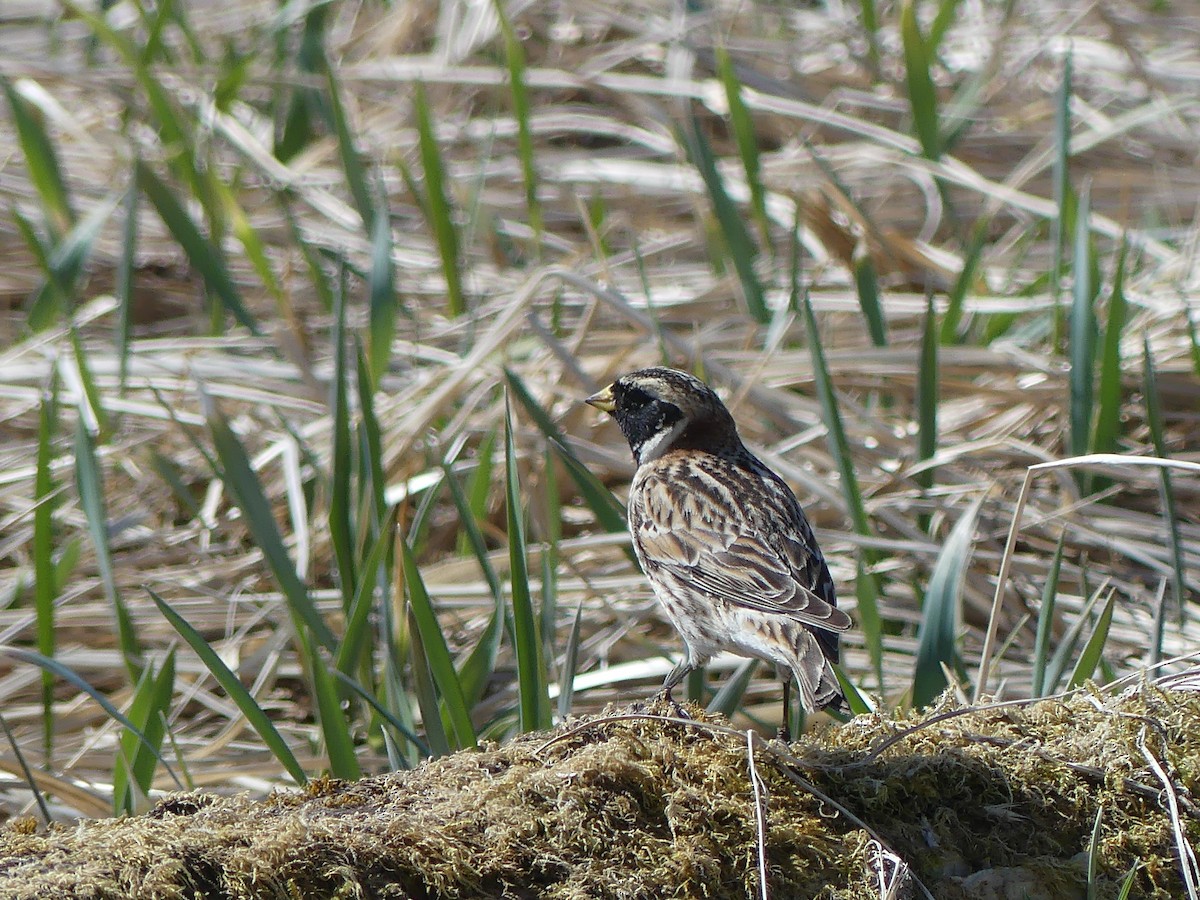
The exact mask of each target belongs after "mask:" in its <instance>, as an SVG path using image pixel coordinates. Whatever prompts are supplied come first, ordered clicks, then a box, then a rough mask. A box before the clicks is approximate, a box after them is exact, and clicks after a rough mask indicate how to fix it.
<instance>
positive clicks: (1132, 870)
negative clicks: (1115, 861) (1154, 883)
mask: <svg viewBox="0 0 1200 900" xmlns="http://www.w3.org/2000/svg"><path fill="white" fill-rule="evenodd" d="M1141 867H1142V861H1141V860H1140V859H1136V860H1134V862H1133V865H1132V866H1130V867H1129V871H1128V872H1127V873H1126V874H1125V880H1124V881H1122V882H1121V890H1120V892H1119V893H1118V894H1117V900H1129V898H1130V897H1132V896H1133V885H1134V879H1135V878H1137V873H1138V869H1140V868H1141Z"/></svg>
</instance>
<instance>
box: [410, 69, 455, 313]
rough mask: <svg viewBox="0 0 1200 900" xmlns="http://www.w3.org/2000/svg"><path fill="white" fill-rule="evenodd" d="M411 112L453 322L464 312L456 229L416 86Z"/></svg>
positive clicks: (443, 174) (423, 98)
mask: <svg viewBox="0 0 1200 900" xmlns="http://www.w3.org/2000/svg"><path fill="white" fill-rule="evenodd" d="M413 109H414V111H415V112H416V115H417V140H418V143H419V144H420V151H421V167H422V169H423V170H424V172H425V204H426V210H427V215H428V217H429V225H430V227H431V228H432V229H433V234H434V238H435V242H436V244H437V249H438V255H439V256H440V257H441V261H442V275H443V276H444V277H445V279H446V303H447V310H446V311H447V314H448V315H449V316H450V317H451V318H454V317H456V316H460V315H462V313H463V312H464V311H466V308H467V306H466V300H465V298H464V295H463V287H462V278H461V275H460V272H459V248H458V226H457V225H456V224H455V222H454V215H453V211H452V207H451V205H450V198H449V195H448V194H447V193H446V168H445V163H444V162H443V160H442V151H441V148H440V147H439V146H438V143H437V137H436V136H435V135H434V131H433V114H432V112H431V111H430V108H429V100H428V98H427V97H426V95H425V86H424V85H423V84H421V83H420V82H418V83H417V87H416V90H415V91H414V93H413Z"/></svg>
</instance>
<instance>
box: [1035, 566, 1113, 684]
mask: <svg viewBox="0 0 1200 900" xmlns="http://www.w3.org/2000/svg"><path fill="white" fill-rule="evenodd" d="M1083 571H1084V572H1085V573H1086V570H1083ZM1081 581H1082V586H1083V592H1084V595H1085V596H1086V595H1087V591H1088V585H1087V578H1086V576H1085V577H1083V578H1082V579H1081ZM1099 599H1100V594H1099V592H1097V593H1096V594H1095V595H1093V596H1091V597H1090V599H1089V600H1088V601H1087V603H1085V604H1084V607H1083V611H1082V612H1081V613H1080V614H1079V616H1078V618H1076V619H1075V621H1074V622H1072V623H1071V627H1070V628H1068V629H1067V631H1066V634H1064V635H1063V637H1062V640H1060V641H1059V642H1058V646H1057V647H1056V648H1055V649H1054V655H1053V656H1051V657H1050V662H1049V663H1047V664H1046V683H1045V689H1046V693H1047V694H1053V693H1054V692H1055V691H1057V690H1058V685H1059V682H1061V681H1062V678H1063V673H1064V672H1066V670H1067V663H1068V661H1069V660H1070V659H1071V657H1072V656H1074V655H1075V648H1076V647H1077V646H1078V645H1079V639H1080V638H1081V637H1082V636H1083V630H1084V627H1085V626H1086V625H1087V623H1088V621H1089V619H1090V618H1091V615H1092V609H1093V608H1094V607H1095V606H1096V602H1097V601H1098V600H1099Z"/></svg>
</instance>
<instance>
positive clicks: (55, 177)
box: [0, 77, 75, 238]
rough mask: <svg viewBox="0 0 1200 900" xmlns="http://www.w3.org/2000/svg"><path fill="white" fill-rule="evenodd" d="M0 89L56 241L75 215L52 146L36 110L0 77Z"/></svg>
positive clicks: (7, 81)
mask: <svg viewBox="0 0 1200 900" xmlns="http://www.w3.org/2000/svg"><path fill="white" fill-rule="evenodd" d="M0 86H2V87H3V88H4V95H5V97H6V98H7V99H8V107H9V110H10V111H11V112H12V124H13V126H14V127H15V128H16V132H17V143H18V144H19V145H20V147H21V153H22V155H23V156H24V157H25V169H26V171H27V172H28V173H29V181H30V183H31V184H32V185H33V187H34V190H36V191H37V193H38V198H39V199H40V200H41V204H40V206H41V208H42V212H43V213H44V214H45V217H46V225H47V228H48V230H49V232H50V234H51V235H52V236H55V237H56V238H57V236H59V235H62V234H65V233H66V232H67V230H68V229H69V228H70V227H71V226H72V224H74V222H75V211H74V209H72V207H71V195H70V192H69V191H68V190H67V183H66V180H65V179H64V178H63V174H62V167H61V166H59V163H58V154H57V153H56V152H55V150H54V143H53V141H51V140H50V135H48V134H47V133H46V129H45V128H43V127H42V120H41V116H40V115H39V114H38V110H37V108H36V107H35V106H34V105H33V104H32V103H30V102H29V101H28V100H26V99H25V98H24V97H22V96H21V95H20V93H19V92H18V91H17V90H16V88H14V87H13V84H12V82H11V81H10V80H9V79H8V78H4V77H0Z"/></svg>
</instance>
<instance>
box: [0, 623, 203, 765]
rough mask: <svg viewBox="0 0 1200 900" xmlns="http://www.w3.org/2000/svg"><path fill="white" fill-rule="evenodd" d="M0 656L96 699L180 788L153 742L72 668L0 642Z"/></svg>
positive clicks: (107, 713) (109, 715) (38, 654)
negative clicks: (54, 678) (35, 669)
mask: <svg viewBox="0 0 1200 900" xmlns="http://www.w3.org/2000/svg"><path fill="white" fill-rule="evenodd" d="M0 656H7V657H9V658H10V659H15V660H17V661H19V662H23V663H29V664H30V665H34V666H37V667H38V668H40V669H43V670H44V671H47V672H51V673H53V674H54V675H57V676H58V677H59V678H61V679H62V680H63V681H66V682H69V683H70V684H72V685H73V686H74V687H75V688H76V689H77V690H79V691H82V692H83V693H85V694H87V695H88V696H89V697H91V698H92V699H93V700H95V701H96V703H97V704H98V705H99V706H100V708H101V709H103V710H104V712H105V714H106V715H107V716H108V717H109V718H110V719H112V720H113V721H114V722H116V723H117V724H118V725H121V726H123V727H124V728H126V729H127V730H129V731H131V732H132V733H133V734H134V735H135V736H136V737H137V739H138V740H139V741H140V742H141V743H142V745H143V746H145V747H147V748H148V749H149V752H150V753H152V754H153V755H154V758H155V759H157V760H158V761H159V762H160V763H162V766H163V769H165V770H166V772H167V774H168V775H170V776H171V778H172V779H173V780H174V782H175V784H176V785H178V786H179V787H180V788H181V789H182V787H183V783H182V782H180V780H179V776H177V775H176V774H175V770H174V769H172V768H171V764H170V763H168V762H167V761H166V760H165V759H164V758H163V756H162V754H161V753H159V752H158V750H157V749H155V747H154V743H153V742H152V741H150V739H149V738H147V737H146V735H145V734H143V733H142V730H141V729H140V728H138V727H137V726H136V725H134V724H133V723H132V722H131V721H129V718H128V717H127V716H126V715H125V714H124V713H122V712H121V711H120V710H119V709H117V708H116V707H115V706H113V705H112V703H110V702H109V700H108V698H107V697H105V696H104V695H103V694H102V693H100V692H99V691H98V690H96V689H95V688H94V687H92V686H91V685H90V684H88V683H87V682H86V681H85V680H84V679H83V678H82V677H80V676H79V674H78V673H76V672H75V671H74V670H73V669H71V668H69V667H67V666H65V665H63V664H62V663H60V662H59V661H58V660H56V659H51V658H49V657H47V656H42V654H40V653H35V652H34V651H33V650H24V649H22V648H20V647H10V646H5V645H3V644H0Z"/></svg>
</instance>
